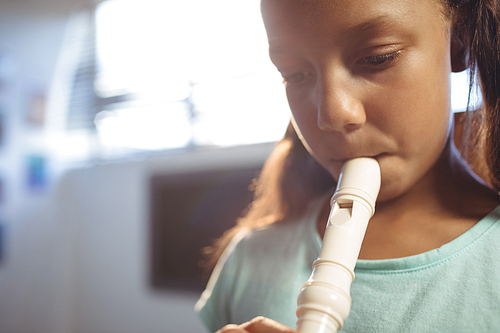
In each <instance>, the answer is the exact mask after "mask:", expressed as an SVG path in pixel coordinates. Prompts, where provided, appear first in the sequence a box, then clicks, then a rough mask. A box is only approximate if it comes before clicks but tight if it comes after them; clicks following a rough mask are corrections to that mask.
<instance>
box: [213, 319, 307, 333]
mask: <svg viewBox="0 0 500 333" xmlns="http://www.w3.org/2000/svg"><path fill="white" fill-rule="evenodd" d="M216 333H298V332H297V331H295V330H293V329H291V328H290V327H288V326H285V325H283V324H280V323H278V322H276V321H274V320H272V319H269V318H265V317H255V318H254V319H252V320H250V321H249V322H246V323H244V324H241V325H226V326H224V327H223V328H221V329H220V330H218V331H217V332H216Z"/></svg>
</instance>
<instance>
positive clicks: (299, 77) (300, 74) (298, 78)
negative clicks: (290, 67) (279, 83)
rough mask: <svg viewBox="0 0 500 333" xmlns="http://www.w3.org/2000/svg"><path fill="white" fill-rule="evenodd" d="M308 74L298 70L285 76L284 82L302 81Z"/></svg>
mask: <svg viewBox="0 0 500 333" xmlns="http://www.w3.org/2000/svg"><path fill="white" fill-rule="evenodd" d="M306 77H307V74H306V73H304V72H298V73H295V74H292V75H289V76H283V83H285V84H286V83H300V82H302V81H304V80H305V79H306Z"/></svg>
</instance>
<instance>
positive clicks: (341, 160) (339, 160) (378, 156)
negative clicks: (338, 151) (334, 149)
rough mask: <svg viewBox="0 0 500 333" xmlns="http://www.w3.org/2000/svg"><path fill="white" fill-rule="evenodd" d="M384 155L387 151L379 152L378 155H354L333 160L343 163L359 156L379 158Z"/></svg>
mask: <svg viewBox="0 0 500 333" xmlns="http://www.w3.org/2000/svg"><path fill="white" fill-rule="evenodd" d="M384 156H387V153H380V154H378V155H356V156H354V157H349V158H344V159H334V160H333V161H334V162H339V163H345V162H346V161H347V160H352V159H355V158H359V157H370V158H374V159H376V160H379V159H380V158H382V157H384Z"/></svg>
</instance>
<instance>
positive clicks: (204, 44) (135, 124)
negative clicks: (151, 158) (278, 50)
mask: <svg viewBox="0 0 500 333" xmlns="http://www.w3.org/2000/svg"><path fill="white" fill-rule="evenodd" d="M95 20H96V59H97V63H96V76H95V92H96V94H97V96H98V100H100V101H102V103H100V105H99V106H100V108H99V109H100V110H99V112H98V113H97V114H96V116H95V125H96V128H97V133H98V136H99V139H100V142H101V144H102V145H103V146H105V147H106V149H108V150H110V151H113V150H114V151H115V152H116V151H124V150H125V151H130V150H134V149H135V150H158V149H168V148H180V147H187V146H190V145H195V146H200V145H202V146H203V145H217V146H228V145H239V144H251V143H260V142H269V141H275V140H278V139H280V138H281V137H282V136H283V134H284V131H285V128H286V126H287V124H288V121H289V109H288V105H287V103H286V98H285V95H284V89H283V86H282V84H281V77H280V75H279V73H278V72H277V71H276V69H275V68H274V67H273V65H272V64H271V62H270V60H269V59H268V56H267V40H266V35H265V31H264V27H263V23H262V19H261V17H260V10H259V1H258V0H247V1H234V0H217V1H206V0H183V1H160V0H142V1H135V0H108V1H105V2H103V3H101V4H100V5H99V6H98V7H97V9H96V19H95Z"/></svg>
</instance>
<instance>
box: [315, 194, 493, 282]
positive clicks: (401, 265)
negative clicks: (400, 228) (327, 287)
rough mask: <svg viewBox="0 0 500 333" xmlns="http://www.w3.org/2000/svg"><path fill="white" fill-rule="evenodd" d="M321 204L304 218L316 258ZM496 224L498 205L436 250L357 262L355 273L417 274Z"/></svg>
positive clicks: (462, 248)
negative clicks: (411, 271)
mask: <svg viewBox="0 0 500 333" xmlns="http://www.w3.org/2000/svg"><path fill="white" fill-rule="evenodd" d="M324 200H325V197H322V198H321V200H318V201H317V202H314V204H313V206H312V208H311V211H310V212H309V214H307V220H308V222H309V223H308V224H309V234H310V235H311V236H312V237H310V238H311V240H312V244H313V247H314V250H315V251H316V252H317V253H318V255H319V252H320V250H321V246H322V243H323V242H322V239H321V237H320V235H319V233H318V231H317V228H316V221H317V219H318V216H319V214H320V211H321V207H322V205H323V203H324ZM499 220H500V205H499V206H497V207H496V208H495V209H493V211H491V212H490V213H489V214H488V215H486V216H485V217H484V218H482V219H481V220H479V221H478V222H477V223H476V224H475V225H474V226H472V227H471V228H470V229H469V230H467V231H466V232H464V233H463V234H461V235H460V236H458V237H457V238H455V239H453V240H452V241H450V242H448V243H446V244H443V245H442V246H441V247H439V248H436V249H433V250H430V251H427V252H423V253H420V254H416V255H412V256H408V257H401V258H394V259H377V260H368V259H358V260H357V262H356V267H355V271H356V272H363V271H371V272H376V271H379V272H380V273H384V272H385V273H389V272H393V273H396V272H398V271H405V272H407V271H409V270H418V269H422V268H425V267H428V266H433V265H436V264H439V263H440V262H443V261H446V260H449V259H451V258H453V257H455V256H458V255H460V254H461V253H462V252H464V251H466V250H467V249H468V248H470V247H472V246H474V245H475V244H476V243H477V242H478V241H479V240H480V239H481V238H482V237H484V236H485V235H486V234H487V233H488V232H489V231H490V230H492V229H494V228H496V227H498V226H499V225H500V223H497V222H498V221H499Z"/></svg>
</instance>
